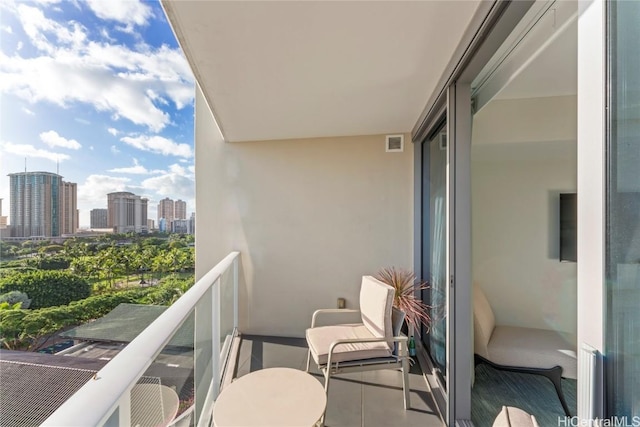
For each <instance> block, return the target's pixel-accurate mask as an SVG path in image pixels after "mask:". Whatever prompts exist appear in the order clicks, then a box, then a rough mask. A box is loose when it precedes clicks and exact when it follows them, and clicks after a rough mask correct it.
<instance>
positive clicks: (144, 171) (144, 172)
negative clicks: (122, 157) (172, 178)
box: [107, 159, 162, 175]
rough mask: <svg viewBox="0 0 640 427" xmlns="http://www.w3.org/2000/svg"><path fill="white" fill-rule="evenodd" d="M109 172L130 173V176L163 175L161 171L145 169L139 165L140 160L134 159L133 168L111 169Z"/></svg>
mask: <svg viewBox="0 0 640 427" xmlns="http://www.w3.org/2000/svg"><path fill="white" fill-rule="evenodd" d="M107 172H115V173H128V174H135V175H152V174H158V173H162V171H161V170H157V169H155V170H149V169H147V168H145V167H144V166H143V165H141V164H139V163H138V159H133V166H129V167H124V168H115V169H109V170H108V171H107Z"/></svg>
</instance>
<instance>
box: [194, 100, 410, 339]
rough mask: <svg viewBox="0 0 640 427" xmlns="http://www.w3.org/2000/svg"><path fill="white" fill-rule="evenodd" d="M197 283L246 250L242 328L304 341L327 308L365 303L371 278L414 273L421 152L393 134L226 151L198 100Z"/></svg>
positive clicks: (271, 143) (228, 147)
mask: <svg viewBox="0 0 640 427" xmlns="http://www.w3.org/2000/svg"><path fill="white" fill-rule="evenodd" d="M196 204H197V206H196V208H197V213H198V214H197V216H196V218H197V224H196V232H197V234H196V274H197V276H198V277H201V276H202V275H203V274H204V273H205V272H206V271H208V269H210V268H211V267H212V266H213V265H215V264H216V263H217V262H218V261H219V260H220V259H221V258H222V257H224V256H225V255H226V254H227V253H228V252H230V251H231V250H240V251H241V253H242V264H241V274H240V276H241V296H240V300H241V316H240V322H241V329H242V331H243V332H245V333H254V334H269V335H281V336H303V334H304V330H305V329H306V328H307V327H308V326H309V324H310V321H311V314H312V313H313V311H314V310H315V309H317V308H326V307H335V306H336V299H337V298H338V297H343V298H346V299H347V306H348V307H357V306H358V292H359V287H360V277H361V276H362V275H363V274H373V273H375V272H376V271H377V270H378V269H380V268H382V267H385V266H391V265H395V266H398V267H405V268H410V267H411V266H412V259H413V254H412V248H413V146H412V144H411V143H410V141H409V137H408V135H406V136H405V145H404V152H402V153H386V152H385V138H384V135H374V136H356V137H337V138H319V139H306V140H286V141H260V142H242V143H225V142H223V141H222V138H221V136H220V133H219V131H218V130H217V128H216V125H215V122H214V121H213V119H212V115H211V114H210V112H209V111H208V108H207V107H206V103H205V101H204V99H203V97H202V96H201V94H200V93H199V92H198V93H197V97H196Z"/></svg>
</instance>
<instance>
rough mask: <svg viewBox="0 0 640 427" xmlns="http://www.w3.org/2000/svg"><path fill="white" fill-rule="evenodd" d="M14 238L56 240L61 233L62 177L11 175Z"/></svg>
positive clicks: (45, 174) (26, 174)
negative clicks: (38, 237)
mask: <svg viewBox="0 0 640 427" xmlns="http://www.w3.org/2000/svg"><path fill="white" fill-rule="evenodd" d="M9 179H10V184H9V185H10V195H11V199H10V201H11V207H10V212H11V236H12V237H31V236H46V237H54V236H59V235H60V234H62V224H61V212H60V210H61V207H60V205H61V192H62V177H61V176H60V175H58V174H55V173H51V172H19V173H12V174H9Z"/></svg>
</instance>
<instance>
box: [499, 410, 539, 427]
mask: <svg viewBox="0 0 640 427" xmlns="http://www.w3.org/2000/svg"><path fill="white" fill-rule="evenodd" d="M493 427H539V425H538V421H536V417H534V416H533V415H530V414H528V413H526V412H525V411H523V410H522V409H520V408H515V407H513V406H503V407H502V411H500V413H499V414H498V416H497V417H496V419H495V420H494V421H493Z"/></svg>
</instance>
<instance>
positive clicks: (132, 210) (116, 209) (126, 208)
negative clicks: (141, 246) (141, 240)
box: [107, 191, 148, 233]
mask: <svg viewBox="0 0 640 427" xmlns="http://www.w3.org/2000/svg"><path fill="white" fill-rule="evenodd" d="M107 227H109V228H113V232H114V233H129V232H134V233H146V232H147V231H148V229H147V199H145V198H142V197H140V196H136V195H135V194H133V193H130V192H127V191H120V192H115V193H109V194H107Z"/></svg>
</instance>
